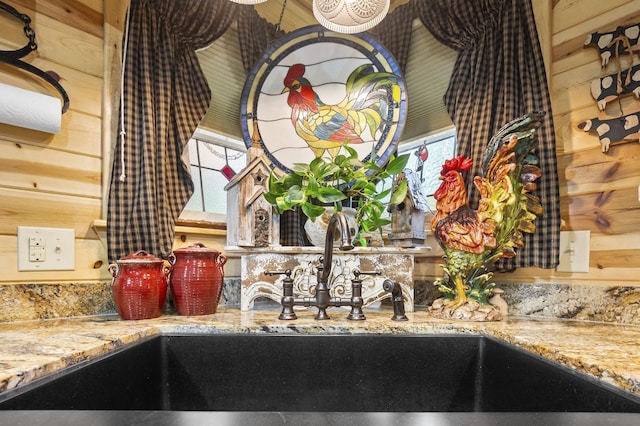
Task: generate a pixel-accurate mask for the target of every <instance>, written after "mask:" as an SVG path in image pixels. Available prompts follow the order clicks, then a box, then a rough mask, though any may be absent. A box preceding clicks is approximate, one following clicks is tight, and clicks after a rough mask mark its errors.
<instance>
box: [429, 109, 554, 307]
mask: <svg viewBox="0 0 640 426" xmlns="http://www.w3.org/2000/svg"><path fill="white" fill-rule="evenodd" d="M543 117H544V113H543V112H534V113H531V114H528V115H525V116H523V117H520V118H518V119H516V120H514V121H512V122H510V123H509V124H507V125H506V126H504V127H503V128H502V129H500V130H499V131H498V132H497V133H496V135H495V136H494V137H493V138H492V139H491V141H490V142H489V145H488V147H487V150H486V151H485V153H484V157H483V160H482V176H475V177H474V180H473V182H474V185H475V187H476V189H477V190H478V192H479V193H480V200H479V203H478V207H477V209H476V210H473V209H472V208H471V207H470V206H469V201H468V198H467V189H466V186H465V183H464V179H463V176H462V173H464V172H466V171H468V170H469V169H470V168H471V166H472V164H473V162H472V160H471V159H470V158H465V157H463V156H459V157H456V158H453V159H451V160H447V161H446V162H445V164H444V166H443V167H442V171H441V172H440V174H441V176H440V178H441V179H442V181H443V182H442V184H441V185H440V187H439V188H438V189H437V190H436V192H435V194H434V198H435V199H436V214H435V215H434V217H433V219H432V221H431V229H432V231H433V233H434V236H435V238H436V240H437V241H438V242H439V244H440V246H441V247H442V249H443V250H444V254H445V255H444V257H445V260H446V264H445V265H443V269H444V272H445V275H444V277H443V278H440V279H438V280H437V281H436V285H437V286H438V289H439V290H440V293H441V294H442V295H443V297H444V302H443V301H440V303H438V304H436V303H435V302H434V305H433V306H432V307H431V312H432V313H435V314H436V315H438V316H444V317H456V316H455V314H454V313H455V311H456V310H457V309H458V308H460V307H462V306H464V305H465V304H467V302H468V301H474V302H476V303H477V304H479V305H481V306H482V305H489V302H488V297H489V296H490V295H491V291H492V288H493V287H494V284H493V283H490V282H489V280H490V279H491V277H492V273H491V272H490V269H491V267H492V265H493V264H494V263H495V262H496V261H497V260H499V259H500V258H502V257H514V256H515V255H516V249H517V248H518V247H522V246H523V245H524V243H523V241H522V237H523V232H527V233H533V232H535V225H534V223H533V221H534V220H535V219H536V217H537V216H539V215H541V214H542V206H541V204H540V200H539V199H538V197H536V196H535V195H533V194H531V193H530V192H531V191H534V190H535V189H536V183H535V181H536V180H537V179H538V178H539V177H540V175H541V170H540V168H539V167H538V166H537V162H538V161H537V160H538V159H537V157H536V156H535V154H533V150H534V149H535V147H536V146H537V144H538V138H537V129H538V128H539V127H540V125H541V124H542V119H543ZM442 302H443V303H442ZM443 312H444V314H443ZM496 319H500V318H499V317H498V318H496Z"/></svg>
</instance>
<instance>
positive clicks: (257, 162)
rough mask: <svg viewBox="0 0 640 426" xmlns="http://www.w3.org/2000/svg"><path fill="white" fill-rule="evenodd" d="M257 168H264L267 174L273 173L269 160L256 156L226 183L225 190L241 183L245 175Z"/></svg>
mask: <svg viewBox="0 0 640 426" xmlns="http://www.w3.org/2000/svg"><path fill="white" fill-rule="evenodd" d="M257 168H262V169H264V171H265V173H266V174H267V176H268V175H269V173H271V169H270V168H269V165H268V164H267V162H266V161H265V160H264V159H263V158H262V157H256V158H254V159H253V160H251V162H250V163H249V164H248V165H247V167H245V168H244V169H242V171H241V172H240V173H238V174H237V175H235V176H234V177H233V179H231V180H230V181H229V183H228V184H226V185H225V187H224V190H225V191H228V190H229V189H230V188H233V187H234V186H236V185H237V184H238V183H240V182H241V181H242V180H243V179H244V178H245V177H247V175H249V174H250V173H251V172H253V171H254V170H255V169H257Z"/></svg>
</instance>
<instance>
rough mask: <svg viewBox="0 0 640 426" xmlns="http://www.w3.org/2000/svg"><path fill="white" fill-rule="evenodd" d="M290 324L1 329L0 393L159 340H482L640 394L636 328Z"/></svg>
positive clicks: (86, 322)
mask: <svg viewBox="0 0 640 426" xmlns="http://www.w3.org/2000/svg"><path fill="white" fill-rule="evenodd" d="M296 312H297V314H298V319H297V320H294V321H281V320H278V311H272V310H269V311H250V312H242V311H240V310H238V309H225V308H223V309H219V310H218V312H217V313H215V314H213V315H205V316H197V317H182V316H177V315H164V316H162V317H159V318H155V319H150V320H142V321H122V320H120V319H119V318H118V317H117V316H104V317H84V318H73V319H61V320H45V321H25V322H12V323H3V324H0V342H1V345H0V392H3V391H7V390H10V389H13V388H16V387H18V386H21V385H24V384H26V383H29V382H30V381H33V380H35V379H38V378H40V377H44V376H46V375H48V374H51V373H54V372H56V371H59V370H61V369H64V368H65V367H68V366H71V365H74V364H77V363H78V362H81V361H84V360H87V359H91V358H93V357H96V356H99V355H101V354H104V353H106V352H108V351H110V350H113V349H115V348H118V347H121V346H123V345H126V344H130V343H134V342H136V341H138V340H141V339H144V338H146V337H150V336H153V335H157V334H162V333H167V334H192V333H281V334H309V333H317V334H358V333H376V334H406V333H411V334H452V333H473V334H486V335H490V336H493V337H496V338H498V339H501V340H504V341H506V342H509V343H512V344H515V345H516V346H519V347H521V348H523V349H526V350H528V351H531V352H533V353H536V354H539V355H541V356H543V357H546V358H547V359H550V360H552V361H556V362H559V363H561V364H564V365H566V366H569V367H571V368H574V369H577V370H580V371H583V372H585V373H587V374H589V375H591V376H593V377H596V378H598V379H600V380H603V381H605V382H607V383H610V384H613V385H615V386H618V387H620V388H622V389H625V390H627V391H630V392H633V393H635V394H638V395H640V352H639V351H638V342H640V327H638V326H629V325H616V324H610V323H599V322H586V321H574V320H552V319H549V320H545V319H533V318H528V317H509V318H508V319H506V320H503V321H500V322H491V323H476V322H460V321H450V320H442V319H436V318H433V317H431V316H430V315H429V314H428V313H427V312H426V311H417V312H413V313H407V316H408V317H409V321H406V322H394V321H391V320H390V318H391V312H390V311H387V310H384V309H382V310H374V309H369V310H365V314H366V316H367V319H366V320H365V321H349V320H347V319H346V316H347V312H346V311H340V310H336V309H331V310H329V315H330V316H331V318H332V319H330V320H326V321H316V320H314V319H313V317H314V316H315V309H313V310H311V309H310V310H306V311H305V310H300V311H296Z"/></svg>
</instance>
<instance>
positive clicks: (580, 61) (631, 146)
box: [496, 0, 640, 285]
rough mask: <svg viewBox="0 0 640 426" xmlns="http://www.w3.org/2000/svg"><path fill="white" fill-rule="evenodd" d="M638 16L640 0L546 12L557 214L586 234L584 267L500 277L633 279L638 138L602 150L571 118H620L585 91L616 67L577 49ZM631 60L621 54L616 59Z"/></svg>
mask: <svg viewBox="0 0 640 426" xmlns="http://www.w3.org/2000/svg"><path fill="white" fill-rule="evenodd" d="M638 22H640V0H607V1H601V0H555V1H554V2H553V13H552V28H553V31H552V57H553V61H552V66H551V73H552V81H551V86H552V107H553V118H554V123H555V127H556V136H557V138H556V142H557V153H558V166H559V179H560V193H561V209H562V218H563V220H564V221H565V229H567V230H589V231H590V232H591V245H590V259H589V272H588V273H557V272H555V271H554V270H541V269H537V268H524V269H521V270H518V271H516V272H514V273H511V274H501V275H499V276H497V277H496V279H497V280H501V281H505V282H556V283H576V282H580V283H594V284H602V285H611V284H625V285H640V202H639V201H638V186H639V185H640V163H639V161H640V144H639V143H638V140H637V139H636V140H635V141H631V142H618V143H615V144H612V146H611V148H610V150H609V152H608V153H606V154H604V153H602V152H601V146H600V143H599V139H598V137H597V135H595V134H590V133H585V132H583V131H582V130H580V129H578V128H577V124H578V123H580V122H581V121H583V120H585V119H589V118H595V117H597V118H600V119H609V118H614V117H618V116H620V108H619V105H618V103H617V102H611V103H609V104H608V105H607V108H606V110H605V111H604V112H600V111H599V109H598V107H597V105H596V102H595V100H594V99H593V98H592V96H591V90H590V84H591V81H592V80H593V79H596V78H598V77H602V76H605V75H609V74H613V73H616V72H617V65H616V63H615V61H610V62H609V65H608V66H607V67H606V68H604V69H602V68H601V65H600V64H601V62H600V56H599V53H598V50H597V49H596V48H594V47H584V45H583V44H584V41H585V40H586V38H587V35H588V34H590V33H593V32H596V31H600V32H607V31H612V30H614V29H615V28H616V27H617V26H619V25H629V24H633V23H638ZM631 60H633V64H637V63H639V62H640V61H639V60H638V59H637V56H636V57H635V58H629V57H627V58H623V62H622V63H623V65H627V64H630V63H631V62H630V61H631ZM621 104H622V109H623V111H624V114H625V115H626V114H630V113H633V112H637V111H640V100H638V99H637V98H636V97H635V96H633V95H631V96H626V97H623V98H622V102H621Z"/></svg>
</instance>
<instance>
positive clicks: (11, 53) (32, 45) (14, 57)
mask: <svg viewBox="0 0 640 426" xmlns="http://www.w3.org/2000/svg"><path fill="white" fill-rule="evenodd" d="M0 10H4V11H5V12H7V13H9V14H11V15H13V16H14V17H16V18H18V19H19V20H20V21H22V22H23V23H24V35H25V36H26V37H27V39H29V42H28V43H27V44H26V45H25V46H24V47H22V48H20V49H16V50H0V61H2V62H5V63H7V64H9V65H13V66H15V67H18V68H20V69H22V70H24V71H27V72H29V73H31V74H34V75H36V76H38V77H40V78H42V79H43V80H45V81H46V82H47V83H49V84H50V85H51V86H53V87H54V88H55V89H56V90H57V91H58V93H59V94H60V96H61V97H62V101H63V104H62V113H63V114H64V113H65V112H67V110H68V109H69V95H67V92H66V91H65V90H64V87H62V85H61V84H60V83H59V82H58V80H57V79H56V78H54V77H53V76H52V75H51V74H49V73H47V72H46V71H42V70H41V69H40V68H38V67H36V66H33V65H31V64H29V63H27V62H24V61H21V60H20V58H23V57H25V56H27V55H28V54H29V53H31V52H33V51H34V50H37V49H38V45H37V43H36V32H35V31H34V30H33V28H31V25H30V24H31V18H30V17H29V15H26V14H24V13H20V12H18V11H17V10H16V9H15V8H13V7H11V6H10V5H8V4H6V3H5V2H3V1H0ZM56 76H57V74H56Z"/></svg>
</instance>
